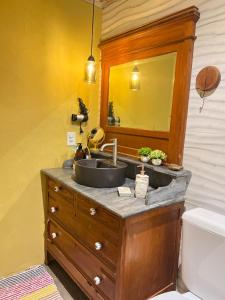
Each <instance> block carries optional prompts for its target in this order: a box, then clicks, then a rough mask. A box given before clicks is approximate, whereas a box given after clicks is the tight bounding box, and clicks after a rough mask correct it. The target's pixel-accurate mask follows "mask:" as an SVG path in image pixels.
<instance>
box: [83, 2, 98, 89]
mask: <svg viewBox="0 0 225 300" xmlns="http://www.w3.org/2000/svg"><path fill="white" fill-rule="evenodd" d="M92 8H93V9H92V25H91V55H90V56H89V57H88V60H87V63H86V67H85V81H86V82H87V83H88V84H92V83H95V82H96V79H95V76H96V65H95V59H94V56H93V55H92V49H93V34H94V19H95V0H93V4H92Z"/></svg>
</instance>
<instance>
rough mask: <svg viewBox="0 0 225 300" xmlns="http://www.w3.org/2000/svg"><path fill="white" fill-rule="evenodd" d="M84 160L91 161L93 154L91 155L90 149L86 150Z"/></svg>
mask: <svg viewBox="0 0 225 300" xmlns="http://www.w3.org/2000/svg"><path fill="white" fill-rule="evenodd" d="M84 158H85V159H90V158H91V153H90V150H89V148H88V147H86V148H85V149H84Z"/></svg>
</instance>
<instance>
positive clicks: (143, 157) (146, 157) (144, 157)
mask: <svg viewBox="0 0 225 300" xmlns="http://www.w3.org/2000/svg"><path fill="white" fill-rule="evenodd" d="M140 159H141V161H142V162H145V163H147V162H148V161H149V160H150V157H149V156H142V155H141V157H140Z"/></svg>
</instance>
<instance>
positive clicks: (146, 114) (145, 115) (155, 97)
mask: <svg viewBox="0 0 225 300" xmlns="http://www.w3.org/2000/svg"><path fill="white" fill-rule="evenodd" d="M175 66H176V53H175V52H173V53H169V54H164V55H160V56H156V57H151V58H148V59H142V60H137V61H133V62H129V63H125V64H121V65H116V66H112V67H111V68H110V76H109V97H108V125H109V126H121V127H127V128H137V129H145V130H151V131H155V130H157V131H169V129H170V115H171V108H172V102H173V86H174V78H175Z"/></svg>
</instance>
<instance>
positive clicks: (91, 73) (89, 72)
mask: <svg viewBox="0 0 225 300" xmlns="http://www.w3.org/2000/svg"><path fill="white" fill-rule="evenodd" d="M95 77H96V65H95V60H94V57H93V56H90V57H89V58H88V61H87V63H86V70H85V81H86V82H87V83H88V84H92V83H95V82H96V78H95Z"/></svg>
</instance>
